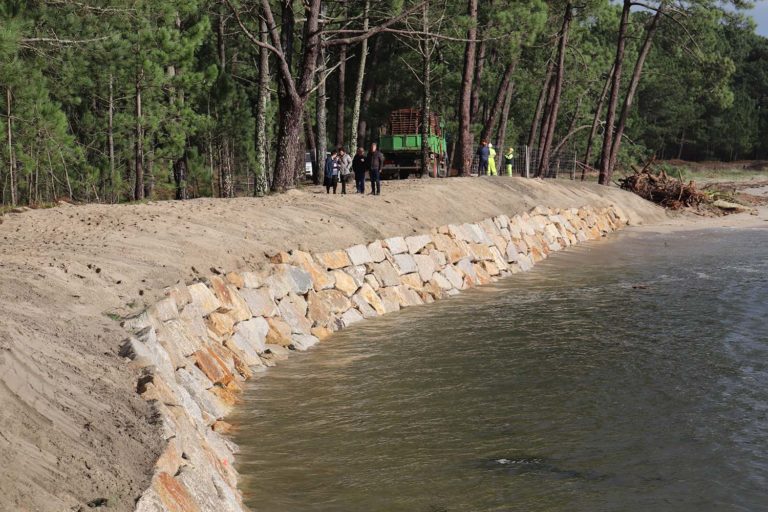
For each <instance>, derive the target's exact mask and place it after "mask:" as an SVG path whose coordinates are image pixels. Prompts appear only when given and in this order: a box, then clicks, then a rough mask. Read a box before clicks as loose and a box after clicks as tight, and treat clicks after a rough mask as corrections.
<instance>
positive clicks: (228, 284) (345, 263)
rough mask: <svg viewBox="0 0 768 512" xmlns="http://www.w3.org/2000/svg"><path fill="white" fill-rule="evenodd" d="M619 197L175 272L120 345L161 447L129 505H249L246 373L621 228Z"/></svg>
mask: <svg viewBox="0 0 768 512" xmlns="http://www.w3.org/2000/svg"><path fill="white" fill-rule="evenodd" d="M627 222H628V219H627V216H626V215H625V214H624V213H623V212H622V211H621V210H620V209H619V208H617V207H610V208H593V207H590V206H585V207H582V208H579V209H575V208H574V209H565V210H551V209H548V208H543V207H536V208H534V209H533V210H532V211H530V212H529V213H525V214H522V215H516V216H514V217H512V218H509V217H507V216H506V215H499V216H497V217H493V218H489V219H486V220H483V221H481V222H477V223H467V224H450V225H445V226H441V227H438V228H435V229H433V230H432V231H431V232H430V233H425V234H421V235H415V236H407V237H393V238H387V239H384V240H375V241H372V242H370V243H367V244H359V245H355V246H352V247H348V248H346V249H344V250H338V251H331V252H324V253H315V254H310V253H308V252H303V251H299V250H293V251H290V252H280V253H277V254H274V255H272V256H271V258H270V262H269V263H268V264H266V265H265V266H264V267H263V268H261V269H259V270H254V271H253V272H231V273H228V274H220V275H214V276H212V277H210V278H209V279H208V280H207V281H206V282H198V283H194V284H190V285H185V284H183V283H180V284H179V285H177V286H174V287H171V288H169V289H167V290H166V297H165V298H164V299H162V300H160V301H159V302H157V303H156V304H154V305H153V306H151V307H150V308H148V309H147V310H146V311H144V312H143V313H141V314H140V315H138V316H136V317H133V318H130V319H127V320H126V321H125V322H124V324H123V325H124V327H125V328H126V329H128V330H129V331H130V332H132V333H133V335H132V336H130V337H129V338H128V339H127V340H126V341H125V342H124V343H123V345H122V348H121V355H122V356H124V357H126V358H127V359H129V360H130V361H131V363H130V364H133V365H135V366H137V367H139V368H141V376H140V378H139V380H138V382H137V386H136V391H137V392H138V393H139V394H140V395H141V396H142V397H143V398H144V399H145V400H148V401H150V402H151V404H152V406H153V410H154V416H153V417H152V418H151V421H152V422H154V423H155V424H156V425H157V427H158V429H159V431H160V434H161V435H162V436H163V438H164V440H165V442H166V447H165V450H164V451H163V453H162V455H161V457H160V458H159V459H158V461H157V463H156V465H155V469H154V475H153V478H152V484H151V487H150V488H149V489H147V490H146V492H145V493H144V494H143V495H142V496H141V498H140V499H139V500H138V502H137V504H136V511H137V512H166V511H170V512H176V511H184V512H197V511H200V512H209V511H210V512H214V511H215V512H239V511H243V510H246V508H245V506H244V505H243V502H242V497H241V495H240V493H239V491H238V489H237V473H236V471H235V469H234V467H233V464H234V459H235V454H236V453H237V446H236V445H235V444H233V443H232V442H231V441H230V440H229V439H228V438H227V433H228V432H229V431H230V429H231V428H232V427H231V425H229V424H228V423H227V422H226V421H225V418H226V416H227V414H228V413H229V412H230V411H231V410H232V407H233V406H235V405H236V404H237V402H238V395H239V393H240V392H241V391H242V387H243V383H244V382H245V381H246V380H247V379H249V378H250V377H252V376H253V374H254V372H258V371H263V370H264V369H266V368H267V367H270V366H274V365H275V364H277V363H278V362H279V361H280V360H282V359H285V358H286V357H288V356H289V355H290V354H291V353H292V352H293V351H304V350H307V349H309V348H310V347H312V346H313V345H316V344H317V343H319V342H320V341H322V340H323V339H325V338H327V337H328V336H329V335H331V334H332V333H333V332H334V331H337V330H340V329H344V328H345V327H348V326H350V325H353V324H355V323H357V322H360V321H362V320H363V319H365V318H371V317H375V316H378V315H383V314H386V313H391V312H394V311H397V310H399V309H401V308H404V307H408V306H416V305H420V304H427V303H431V302H434V301H435V300H438V299H442V298H444V297H447V296H451V295H455V294H457V293H459V292H460V291H461V290H464V289H467V288H471V287H473V286H476V285H482V284H487V283H491V282H494V281H496V280H498V279H499V278H502V277H505V276H508V275H511V274H515V273H517V272H523V271H527V270H529V269H530V268H531V267H532V266H533V265H534V264H535V263H537V262H539V261H541V260H542V259H544V258H546V257H547V255H548V254H549V253H551V252H554V251H559V250H561V249H564V248H566V247H569V246H571V245H575V244H577V243H579V242H583V241H587V240H594V239H597V238H600V237H601V236H605V235H607V234H608V233H610V232H612V231H614V230H616V229H619V228H621V227H623V226H625V225H626V224H627Z"/></svg>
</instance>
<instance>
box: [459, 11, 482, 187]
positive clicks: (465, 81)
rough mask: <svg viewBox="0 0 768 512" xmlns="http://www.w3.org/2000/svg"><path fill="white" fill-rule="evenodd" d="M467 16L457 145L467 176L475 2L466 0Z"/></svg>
mask: <svg viewBox="0 0 768 512" xmlns="http://www.w3.org/2000/svg"><path fill="white" fill-rule="evenodd" d="M467 14H468V15H469V22H470V27H469V30H467V43H466V46H465V48H464V71H463V72H462V79H461V91H460V92H459V144H458V147H457V152H458V154H459V158H455V159H454V162H458V164H459V168H460V170H461V174H463V175H465V176H467V175H469V173H470V171H471V169H472V156H473V151H472V108H471V107H472V84H473V80H474V75H475V63H476V60H477V42H476V39H477V0H468V2H467Z"/></svg>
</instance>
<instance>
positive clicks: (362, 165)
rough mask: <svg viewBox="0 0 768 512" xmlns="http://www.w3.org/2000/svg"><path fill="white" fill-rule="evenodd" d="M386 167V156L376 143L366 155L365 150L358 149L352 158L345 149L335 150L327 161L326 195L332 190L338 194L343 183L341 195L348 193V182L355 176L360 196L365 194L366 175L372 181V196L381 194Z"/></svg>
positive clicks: (325, 173)
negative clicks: (382, 177)
mask: <svg viewBox="0 0 768 512" xmlns="http://www.w3.org/2000/svg"><path fill="white" fill-rule="evenodd" d="M383 167H384V154H383V153H382V152H381V151H379V148H378V146H377V145H376V143H375V142H374V143H373V144H371V150H370V151H369V152H368V154H367V155H366V154H365V150H363V148H357V153H356V154H355V156H354V157H352V156H350V155H349V154H348V153H347V152H346V151H345V150H344V148H339V149H335V150H333V151H332V152H331V154H330V155H328V157H327V158H326V159H325V167H324V172H323V185H324V186H325V193H326V194H330V193H331V190H333V193H334V194H335V193H336V189H337V187H338V184H339V182H341V193H342V194H346V193H347V182H348V181H349V177H350V176H351V175H353V174H354V176H355V189H356V190H357V193H358V194H364V193H365V174H366V173H368V175H369V177H370V180H371V192H370V194H371V195H374V196H378V195H379V194H381V170H382V168H383Z"/></svg>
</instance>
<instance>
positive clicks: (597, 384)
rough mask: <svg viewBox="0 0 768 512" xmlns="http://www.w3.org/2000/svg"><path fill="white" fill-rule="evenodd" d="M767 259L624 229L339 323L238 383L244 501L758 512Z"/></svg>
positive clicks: (746, 242)
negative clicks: (480, 284) (437, 297)
mask: <svg viewBox="0 0 768 512" xmlns="http://www.w3.org/2000/svg"><path fill="white" fill-rule="evenodd" d="M767 255H768V229H762V230H760V229H755V230H710V231H707V232H685V233H674V234H651V233H641V232H631V231H629V232H624V233H622V234H620V235H618V236H614V237H612V238H611V239H609V240H607V241H602V242H596V243H592V244H589V245H585V246H581V247H578V248H574V249H571V250H569V251H566V252H565V253H560V254H557V255H555V256H554V257H553V258H551V259H550V260H548V261H547V262H545V263H541V264H540V265H538V266H537V267H536V269H535V270H534V271H532V272H530V273H527V274H521V275H517V276H515V277H512V278H510V279H507V280H505V281H503V282H502V283H498V284H497V285H495V286H490V287H485V288H481V289H476V290H473V291H470V292H467V293H464V294H462V295H461V296H459V297H456V298H453V299H450V300H446V301H442V302H440V303H437V304H433V305H430V306H424V307H417V308H411V309H409V310H405V311H402V312H400V313H397V314H394V315H390V316H387V317H383V318H379V319H375V320H372V321H368V322H365V323H364V325H359V326H357V327H355V328H352V329H349V330H347V331H344V332H341V333H339V334H338V335H336V336H334V337H333V338H332V339H331V340H329V341H328V342H326V343H324V344H322V345H321V346H320V347H319V348H317V349H314V350H312V351H310V352H309V353H306V354H302V355H299V356H297V357H294V358H291V360H289V361H287V362H284V363H283V364H282V365H281V366H279V367H277V368H273V369H270V370H269V371H268V372H267V373H265V374H264V377H266V378H259V379H257V380H255V381H254V382H253V383H252V385H251V387H250V388H249V390H248V392H247V396H246V403H245V405H244V406H243V407H241V408H240V412H239V417H238V418H236V419H237V421H238V422H239V423H240V424H241V431H240V433H239V434H238V436H237V439H236V441H237V442H238V443H239V444H240V446H241V447H242V453H241V454H240V455H239V457H238V462H239V470H240V472H241V475H242V481H241V487H242V489H243V492H244V494H245V496H246V499H247V503H248V504H249V506H251V507H252V508H253V510H256V511H266V512H280V511H299V510H301V511H334V512H336V511H340V512H345V511H349V512H359V511H415V512H422V511H423V512H438V511H450V512H453V511H530V512H541V511H585V512H586V511H589V512H592V511H622V512H623V511H643V512H645V511H675V512H677V511H697V512H701V511H763V510H768V324H767V323H766V315H767V314H768V257H767ZM633 285H643V286H644V288H640V287H634V288H633Z"/></svg>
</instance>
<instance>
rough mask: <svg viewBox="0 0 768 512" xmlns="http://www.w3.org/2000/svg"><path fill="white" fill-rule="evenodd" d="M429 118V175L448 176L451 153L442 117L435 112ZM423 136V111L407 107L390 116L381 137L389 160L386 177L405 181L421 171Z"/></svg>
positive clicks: (384, 172)
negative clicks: (447, 169)
mask: <svg viewBox="0 0 768 512" xmlns="http://www.w3.org/2000/svg"><path fill="white" fill-rule="evenodd" d="M429 117H430V119H429V133H430V135H429V140H428V142H429V149H430V155H429V159H430V163H429V175H430V176H431V177H437V176H446V167H447V154H448V151H447V145H446V142H445V135H444V134H443V127H442V124H441V123H440V116H438V115H437V114H436V113H434V112H433V113H430V116H429ZM421 137H422V136H421V110H419V109H412V108H404V109H399V110H395V111H393V112H392V113H391V114H390V115H389V123H388V126H387V127H386V129H382V130H381V131H380V135H379V149H380V150H381V152H382V153H384V158H385V163H384V168H383V169H382V177H385V178H400V179H405V178H408V177H409V176H410V175H411V174H418V173H420V172H421Z"/></svg>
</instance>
